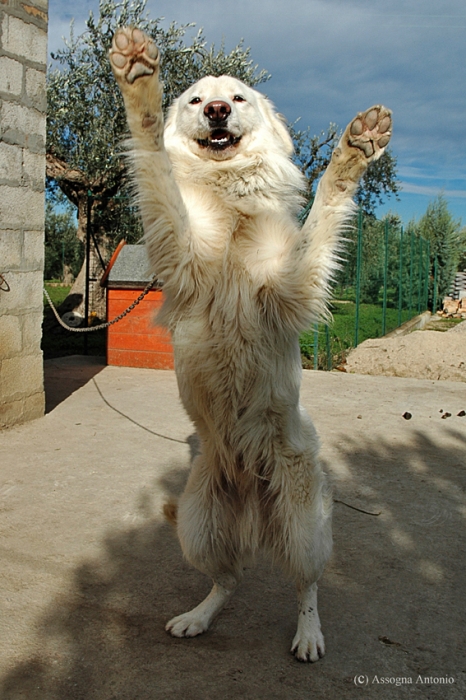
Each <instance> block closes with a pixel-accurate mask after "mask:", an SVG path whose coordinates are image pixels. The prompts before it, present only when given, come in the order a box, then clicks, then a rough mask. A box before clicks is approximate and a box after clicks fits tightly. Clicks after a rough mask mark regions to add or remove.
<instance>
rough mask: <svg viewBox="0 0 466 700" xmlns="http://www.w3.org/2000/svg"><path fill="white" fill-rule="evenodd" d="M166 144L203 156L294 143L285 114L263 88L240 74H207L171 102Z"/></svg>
mask: <svg viewBox="0 0 466 700" xmlns="http://www.w3.org/2000/svg"><path fill="white" fill-rule="evenodd" d="M165 143H166V146H167V149H168V150H170V149H172V148H175V149H176V148H179V147H180V146H181V145H182V146H183V147H184V148H187V149H189V151H190V152H191V153H192V154H194V155H196V156H198V157H199V158H202V159H210V160H217V161H218V160H228V159H231V158H234V157H235V156H237V155H238V154H240V153H247V152H250V151H256V150H258V149H264V148H279V149H281V151H282V152H283V151H284V152H285V153H286V154H287V155H289V154H290V153H291V152H292V149H293V146H292V142H291V138H290V136H289V133H288V130H287V129H286V127H285V125H284V123H283V121H282V119H281V118H280V117H279V116H278V115H277V114H276V113H275V111H274V110H273V107H272V105H271V104H270V102H269V101H268V100H267V99H266V98H265V97H264V96H263V95H261V94H260V93H259V92H256V90H253V89H252V88H250V87H248V86H247V85H245V84H244V83H242V82H241V81H239V80H237V79H236V78H231V77H229V76H221V77H219V78H214V77H212V76H209V77H206V78H202V80H199V81H198V82H197V83H195V84H194V85H193V86H192V87H190V88H189V89H188V90H186V92H184V93H183V94H182V95H181V96H180V97H179V98H178V99H177V100H176V101H175V102H174V104H173V105H172V107H171V109H170V113H169V117H168V120H167V123H166V127H165Z"/></svg>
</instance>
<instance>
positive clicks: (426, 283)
mask: <svg viewBox="0 0 466 700" xmlns="http://www.w3.org/2000/svg"><path fill="white" fill-rule="evenodd" d="M426 243H427V250H426V273H425V277H424V311H425V310H426V309H427V308H428V307H429V276H430V241H429V239H427V241H426Z"/></svg>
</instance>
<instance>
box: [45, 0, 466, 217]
mask: <svg viewBox="0 0 466 700" xmlns="http://www.w3.org/2000/svg"><path fill="white" fill-rule="evenodd" d="M91 9H92V10H93V11H94V12H95V13H97V10H98V0H80V2H79V3H70V2H69V0H49V50H52V51H53V50H54V49H57V48H58V47H59V46H60V45H61V44H62V37H63V36H68V34H69V23H70V20H71V19H72V18H74V19H75V32H76V33H80V32H81V31H84V29H85V25H84V21H85V19H86V18H87V16H88V15H89V11H90V10H91ZM147 10H148V12H149V13H150V15H151V17H153V18H156V17H164V18H165V20H164V22H163V24H165V25H168V24H169V23H170V22H171V21H173V20H175V21H176V22H178V23H181V24H184V23H188V22H194V23H195V24H196V29H198V28H199V27H203V28H204V33H205V37H206V39H207V41H208V43H214V44H216V45H219V44H220V42H221V41H222V38H223V39H224V40H225V44H226V48H227V50H229V49H231V48H233V47H234V46H235V45H236V44H237V43H238V41H239V40H240V39H241V38H243V39H244V41H245V45H246V46H250V47H251V50H252V51H251V55H252V58H253V60H254V62H255V63H257V64H258V65H259V67H260V68H265V69H267V70H268V71H269V73H271V74H272V78H271V80H270V81H269V82H268V83H265V84H264V85H262V86H260V89H262V90H263V91H264V92H265V93H267V95H268V96H269V97H270V99H271V100H272V101H273V102H274V103H275V105H276V107H277V109H278V110H279V111H280V112H281V113H282V114H284V115H285V116H286V117H287V119H288V120H289V121H290V122H293V121H295V120H296V119H298V117H300V118H301V122H300V124H301V125H302V127H303V128H304V127H306V126H307V125H309V126H310V127H311V130H312V132H313V133H319V132H320V131H321V130H323V129H326V127H327V126H328V124H329V122H335V123H336V124H338V125H339V126H341V127H343V126H345V125H346V123H347V122H348V121H349V120H350V119H351V118H352V116H353V115H354V114H355V113H356V112H358V111H361V110H363V109H366V108H367V107H369V106H371V105H372V104H375V103H383V104H385V105H386V106H387V107H390V108H391V109H392V110H393V114H394V134H393V139H392V151H393V153H394V155H395V156H396V157H397V160H398V174H399V178H400V179H401V181H402V187H403V189H402V192H401V193H400V201H396V200H395V198H394V197H392V198H391V199H389V200H388V202H387V204H386V205H384V206H383V207H380V208H379V210H378V212H377V213H378V214H379V215H381V214H383V213H384V212H386V211H389V210H391V211H396V212H397V213H399V214H400V216H401V218H402V220H403V222H404V223H406V224H407V223H408V222H409V221H410V220H411V219H412V218H419V217H420V216H422V214H423V213H424V212H425V210H426V208H427V205H428V203H429V201H430V200H432V199H433V198H434V197H436V196H437V195H438V194H440V193H443V194H444V195H445V197H446V198H447V200H448V203H449V208H450V211H451V212H452V214H453V215H454V216H455V217H456V218H460V219H462V222H463V225H465V224H466V127H465V121H466V3H465V0H442V2H441V3H440V2H438V0H436V1H435V2H434V1H433V0H422V2H421V0H286V1H284V0H235V1H234V2H231V3H230V2H221V3H220V2H216V3H213V2H212V0H157V2H155V0H148V2H147Z"/></svg>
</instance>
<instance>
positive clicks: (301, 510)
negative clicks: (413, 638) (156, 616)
mask: <svg viewBox="0 0 466 700" xmlns="http://www.w3.org/2000/svg"><path fill="white" fill-rule="evenodd" d="M110 60H111V63H112V67H113V70H114V73H115V76H116V79H117V81H118V83H119V85H120V88H121V91H122V94H123V97H124V100H125V106H126V112H127V118H128V123H129V126H130V130H131V134H132V150H131V162H132V167H133V171H134V180H135V186H136V190H137V196H138V202H139V207H140V211H141V216H142V219H143V223H144V229H145V238H146V243H147V248H148V253H149V258H150V261H151V265H152V268H153V271H154V272H156V273H157V275H158V276H159V278H160V279H163V281H164V294H165V298H166V301H165V304H164V307H163V310H162V312H161V317H160V319H159V321H160V322H163V323H165V324H166V325H167V326H168V328H169V329H170V330H171V332H172V336H173V344H174V350H175V363H176V374H177V378H178V384H179V390H180V395H181V399H182V401H183V404H184V406H185V408H186V410H187V412H188V413H189V415H190V417H191V419H192V420H193V422H194V424H195V426H196V429H197V432H198V435H199V438H200V441H201V452H200V454H199V455H198V457H197V458H196V459H195V462H194V464H193V467H192V470H191V473H190V476H189V480H188V483H187V486H186V489H185V491H184V493H183V495H182V497H181V498H180V501H179V504H178V511H177V516H176V519H177V531H178V536H179V540H180V543H181V547H182V549H183V552H184V554H185V556H186V558H187V559H188V560H189V561H190V562H191V563H192V564H193V565H194V566H195V567H197V568H198V569H200V570H201V571H203V572H204V573H206V574H207V575H209V576H210V577H211V578H212V579H213V581H214V585H213V588H212V591H211V593H210V594H209V596H208V597H207V598H206V600H204V601H203V602H202V603H201V604H200V605H198V606H197V607H196V608H194V609H193V610H191V611H190V612H187V613H185V614H183V615H180V616H178V617H175V618H174V619H173V620H171V621H170V622H169V623H168V624H167V630H169V631H170V632H171V634H172V635H174V636H177V637H182V636H185V637H192V636H194V635H197V634H200V633H201V632H204V631H205V630H206V629H207V628H208V627H209V625H210V623H211V621H212V620H213V619H214V617H215V616H216V615H217V614H218V613H219V611H220V610H221V608H222V606H223V605H224V603H225V602H226V600H228V598H229V597H230V595H231V594H232V593H233V591H234V589H235V587H236V585H237V583H238V582H239V580H240V579H241V576H242V570H243V564H244V562H245V561H246V560H248V559H249V558H250V557H252V556H253V555H254V553H255V552H256V551H257V550H258V549H259V548H265V549H266V550H268V551H269V552H270V554H271V555H272V558H273V560H274V561H276V562H277V563H279V564H280V565H281V566H282V567H283V568H284V570H285V571H286V572H287V573H288V575H289V576H291V577H292V578H293V579H294V580H295V581H296V585H297V590H298V605H299V616H298V630H297V633H296V636H295V638H294V640H293V644H292V651H293V652H294V653H295V654H296V656H297V658H298V659H300V660H303V661H306V660H311V661H316V660H317V659H318V658H319V656H322V655H323V654H324V639H323V636H322V633H321V629H320V622H319V615H318V612H317V583H316V582H317V580H318V578H319V577H320V575H321V573H322V571H323V569H324V566H325V563H326V561H327V559H328V557H329V556H330V552H331V548H332V535H331V510H332V498H331V494H330V491H329V488H328V486H327V482H326V477H325V474H324V473H323V471H322V469H321V467H320V464H319V460H318V439H317V436H316V433H315V430H314V427H313V425H312V422H311V420H310V418H309V417H308V416H307V415H306V413H305V412H304V411H303V409H302V408H301V407H300V405H299V389H300V380H301V361H300V353H299V344H298V336H299V333H300V331H302V330H303V329H307V328H309V327H310V325H311V324H312V323H313V322H314V321H316V320H317V319H319V318H321V317H322V316H324V315H325V314H326V299H327V297H328V285H329V280H330V279H331V276H332V272H333V271H334V270H335V268H336V254H337V251H338V245H339V234H340V233H341V230H342V228H343V226H344V224H345V222H346V221H347V219H348V217H349V215H350V214H351V213H352V212H353V201H352V196H353V194H354V192H355V190H356V188H357V185H358V182H359V178H360V177H361V175H362V174H363V173H364V171H365V169H366V167H367V165H368V163H369V162H370V161H371V160H373V159H375V158H377V157H378V156H380V154H381V153H382V151H383V148H384V147H385V146H386V145H387V143H388V141H389V138H390V134H391V117H390V112H389V111H388V110H387V109H385V108H384V107H382V106H380V105H377V106H374V107H372V108H370V109H369V110H367V111H366V112H365V113H361V114H359V115H357V117H356V118H355V119H354V120H353V121H352V122H351V124H350V125H349V126H348V127H347V129H346V131H345V132H344V134H343V137H342V139H341V142H340V144H339V146H338V147H337V149H336V150H335V152H334V153H333V156H332V160H331V163H330V165H329V167H328V168H327V171H326V172H325V174H324V175H323V177H322V179H321V182H320V184H319V187H318V190H317V194H316V198H315V202H314V205H313V207H312V210H311V213H310V215H309V217H308V219H307V221H306V224H305V225H304V226H303V227H302V228H300V227H299V226H298V224H297V213H298V211H299V209H300V207H301V205H302V199H301V191H302V189H303V185H304V183H303V177H302V175H301V173H300V172H299V170H298V169H297V168H296V167H295V165H293V163H292V161H291V159H290V156H291V154H292V150H293V147H292V142H291V139H290V136H289V134H288V131H287V129H286V127H285V125H284V123H283V121H282V120H281V118H280V117H279V116H278V115H277V114H276V113H275V111H274V109H273V107H272V105H271V104H270V102H269V101H268V100H267V99H266V98H265V97H264V96H263V95H261V94H259V93H258V92H256V91H255V90H252V89H251V88H249V87H247V86H246V85H244V84H242V83H241V82H239V81H238V80H236V79H234V78H230V77H227V76H222V77H219V78H213V77H207V78H203V79H202V80H200V81H199V82H198V83H196V84H195V85H193V86H192V87H191V88H190V89H189V90H187V91H186V92H185V93H184V94H183V95H181V97H180V98H179V99H178V100H176V101H175V103H174V104H173V106H172V108H171V110H170V113H169V115H168V119H167V123H166V125H165V129H164V124H163V115H162V110H161V99H162V86H161V84H160V82H159V79H158V73H159V70H158V69H159V53H158V50H157V48H156V46H155V45H154V44H153V43H152V41H151V40H150V39H149V38H148V37H146V36H145V35H144V34H143V33H142V32H141V31H140V30H138V29H134V28H127V29H121V30H119V31H118V32H117V34H116V35H115V37H114V41H113V47H112V49H111V52H110ZM167 513H168V514H170V513H171V514H172V516H173V515H174V509H173V508H170V509H168V510H167Z"/></svg>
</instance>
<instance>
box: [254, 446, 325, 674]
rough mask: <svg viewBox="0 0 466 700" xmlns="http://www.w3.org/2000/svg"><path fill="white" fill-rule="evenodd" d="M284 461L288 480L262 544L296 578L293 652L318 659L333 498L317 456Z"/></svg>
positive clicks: (322, 646)
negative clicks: (320, 588)
mask: <svg viewBox="0 0 466 700" xmlns="http://www.w3.org/2000/svg"><path fill="white" fill-rule="evenodd" d="M286 461H287V464H286V467H285V465H284V468H286V473H287V480H286V482H283V486H282V488H281V490H280V492H279V493H278V494H277V497H276V499H275V503H274V506H273V513H272V518H271V521H270V522H271V526H269V527H267V529H266V545H267V546H268V548H270V549H271V551H272V554H273V558H274V559H275V561H276V562H277V563H279V564H281V566H282V568H283V569H284V571H285V572H286V573H287V574H288V576H289V577H290V578H291V579H293V580H294V581H296V587H297V593H298V627H297V631H296V635H295V637H294V639H293V642H292V645H291V651H292V653H294V654H295V656H296V658H297V659H299V660H300V661H317V660H318V659H319V658H320V657H322V656H323V655H324V653H325V644H324V637H323V634H322V631H321V627H320V619H319V613H318V610H317V581H318V579H319V577H320V576H321V574H322V572H323V570H324V567H325V564H326V562H327V560H328V558H329V556H330V554H331V550H332V529H331V512H332V496H331V492H330V489H329V488H328V486H327V483H326V477H325V474H324V473H323V472H322V471H321V469H320V466H319V464H318V461H317V457H316V456H315V455H311V454H310V453H309V454H307V455H306V456H304V455H295V457H294V458H293V459H289V458H288V459H287V460H286ZM280 471H283V469H282V470H280Z"/></svg>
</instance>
